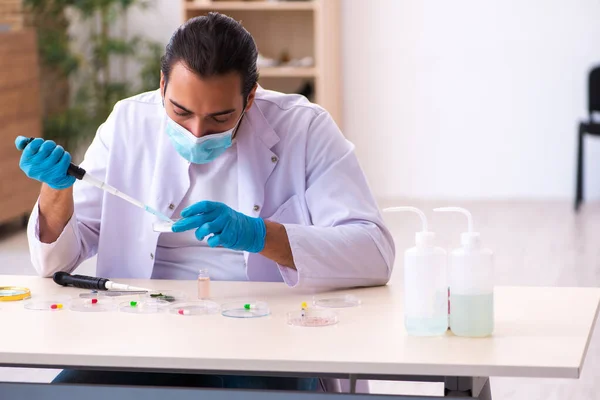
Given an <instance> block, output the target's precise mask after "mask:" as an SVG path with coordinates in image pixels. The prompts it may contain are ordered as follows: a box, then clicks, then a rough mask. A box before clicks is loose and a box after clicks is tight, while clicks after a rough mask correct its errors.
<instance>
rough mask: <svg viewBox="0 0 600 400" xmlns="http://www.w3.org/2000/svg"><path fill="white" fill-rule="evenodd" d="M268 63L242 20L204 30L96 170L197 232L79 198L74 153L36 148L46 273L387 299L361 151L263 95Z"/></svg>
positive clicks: (96, 160)
mask: <svg viewBox="0 0 600 400" xmlns="http://www.w3.org/2000/svg"><path fill="white" fill-rule="evenodd" d="M257 55H258V52H257V49H256V45H255V43H254V40H253V38H252V36H251V35H250V34H249V33H248V32H247V31H246V30H245V29H244V28H243V27H242V26H241V25H240V24H239V23H238V22H236V21H234V20H233V19H231V18H229V17H226V16H224V15H221V14H217V13H211V14H209V15H208V16H204V17H198V18H195V19H192V20H190V21H188V22H187V23H186V24H184V25H183V26H181V27H180V28H179V29H178V30H177V31H176V32H175V33H174V35H173V37H172V38H171V41H170V42H169V44H168V46H167V48H166V53H165V55H164V57H163V60H162V71H161V82H160V90H157V91H155V92H150V93H144V94H141V95H138V96H135V97H132V98H129V99H126V100H123V101H120V102H119V103H117V105H116V106H115V108H114V110H113V112H112V114H111V115H110V117H109V118H108V120H107V121H106V122H105V123H104V124H103V125H102V126H101V127H100V128H99V129H98V132H97V134H96V137H95V139H94V141H93V143H92V144H91V146H90V148H89V149H88V151H87V153H86V155H85V160H84V162H83V163H82V164H81V167H82V168H84V169H85V170H86V171H87V173H88V174H90V175H91V176H94V177H97V178H99V179H101V180H104V181H105V182H106V183H108V184H109V185H112V186H114V187H116V188H118V189H119V190H122V191H123V192H124V193H127V194H129V195H130V196H132V197H134V198H136V199H139V200H141V201H144V202H145V203H146V204H148V205H150V206H151V207H153V208H155V209H156V210H158V211H160V212H161V213H164V214H166V215H168V216H169V217H171V218H173V219H179V218H181V219H180V220H179V221H177V222H176V223H175V224H174V226H173V232H174V233H163V234H159V233H156V232H154V231H153V229H152V224H153V222H155V221H156V217H154V216H153V215H151V214H149V213H147V212H145V211H144V210H141V209H138V208H136V207H134V206H132V205H130V204H129V203H127V202H125V201H123V200H122V199H120V198H117V197H115V196H112V195H109V194H106V193H104V192H102V191H101V190H99V189H97V188H95V187H93V186H90V185H87V184H86V183H82V182H78V183H77V184H75V185H74V187H73V184H74V183H75V179H74V178H72V177H70V176H68V175H67V167H68V165H69V163H70V160H71V157H70V155H69V154H68V153H66V152H65V151H64V150H63V149H62V148H61V147H60V146H56V145H55V144H54V143H53V142H51V141H44V140H42V139H36V140H34V141H33V142H31V143H30V144H29V145H27V146H26V147H25V149H24V150H23V154H22V158H21V163H20V165H21V168H22V169H23V171H24V172H25V173H26V174H27V175H28V176H29V177H31V178H34V179H37V180H39V181H41V182H43V183H44V184H43V185H42V191H41V194H40V197H39V200H38V202H37V204H36V205H35V207H34V210H33V213H32V215H31V219H30V223H29V228H28V234H29V243H30V249H31V256H32V261H33V264H34V266H35V267H36V269H37V271H38V272H39V273H40V274H41V275H43V276H50V275H52V274H53V273H54V272H56V271H59V270H65V271H72V270H74V269H75V268H76V267H77V266H78V265H79V264H80V263H81V262H82V261H84V260H85V259H87V258H89V257H91V256H93V255H95V254H98V264H97V274H98V275H99V276H103V277H112V278H158V279H195V277H196V273H197V271H198V269H199V268H200V266H201V267H202V268H207V269H208V270H209V273H210V276H211V278H212V279H216V280H255V281H284V282H285V283H286V284H287V285H289V286H290V287H311V288H317V289H332V288H340V287H353V286H375V285H384V284H386V283H387V281H388V279H389V277H390V274H391V270H392V266H393V263H394V244H393V241H392V237H391V235H390V233H389V231H388V230H387V229H386V227H385V226H384V224H383V221H382V218H381V215H380V213H379V211H378V208H377V204H376V202H375V200H374V198H373V196H372V194H371V192H370V189H369V187H368V184H367V182H366V179H365V176H364V174H363V172H362V170H361V168H360V166H359V164H358V161H357V158H356V156H355V154H354V151H353V145H352V144H351V143H349V142H348V141H347V140H346V139H345V138H344V137H343V135H342V134H341V132H340V131H339V129H338V127H337V126H336V124H335V123H334V121H333V120H332V119H331V117H330V116H329V114H328V113H327V112H326V111H325V110H324V109H322V108H321V107H319V106H317V105H315V104H311V103H310V102H308V101H307V100H306V99H305V98H303V97H301V96H298V95H286V94H281V93H276V92H271V91H266V90H263V89H262V88H260V87H259V86H258V85H257V80H258V71H257V66H256V59H257ZM23 139H24V138H23ZM23 139H17V147H23V143H22V142H21V141H22V140H23ZM206 238H207V240H206ZM301 381H302V380H299V381H298V382H301Z"/></svg>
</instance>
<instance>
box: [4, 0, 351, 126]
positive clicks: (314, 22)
mask: <svg viewBox="0 0 600 400" xmlns="http://www.w3.org/2000/svg"><path fill="white" fill-rule="evenodd" d="M1 1H2V0H0V2H1ZM342 1H343V0H306V1H304V0H292V1H284V0H280V1H271V0H262V1H243V0H234V1H219V0H185V1H182V2H181V6H182V7H183V10H182V11H183V12H182V15H183V19H184V21H187V20H189V19H190V18H195V17H199V16H202V15H206V14H207V13H208V12H210V11H216V12H220V13H223V14H225V15H228V16H229V17H231V18H233V19H235V20H236V21H241V23H242V25H243V26H244V28H245V29H246V30H248V32H250V33H251V34H252V37H253V38H254V41H255V43H256V45H257V47H258V51H259V52H260V54H261V55H262V56H263V57H264V58H265V59H275V60H280V59H290V60H293V59H295V60H300V59H303V58H304V57H312V59H313V62H314V64H313V65H312V66H311V67H297V66H273V67H262V68H261V67H259V73H260V84H261V86H262V87H264V88H265V89H269V90H274V91H278V92H282V93H298V92H299V91H300V92H302V93H305V94H306V95H307V96H308V97H309V100H310V101H313V102H315V103H317V104H319V105H320V106H322V107H323V108H325V109H326V110H327V111H329V113H330V114H331V116H332V117H333V119H334V120H335V122H336V123H337V125H338V126H339V127H340V128H342V129H343V124H342V92H341V74H340V70H341V54H340V45H339V41H340V3H341V2H342ZM307 85H310V88H308V86H307ZM309 89H310V90H309Z"/></svg>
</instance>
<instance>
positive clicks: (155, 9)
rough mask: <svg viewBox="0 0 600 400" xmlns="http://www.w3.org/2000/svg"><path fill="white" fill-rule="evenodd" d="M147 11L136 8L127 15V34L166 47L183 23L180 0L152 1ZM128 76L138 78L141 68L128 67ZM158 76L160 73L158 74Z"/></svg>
mask: <svg viewBox="0 0 600 400" xmlns="http://www.w3.org/2000/svg"><path fill="white" fill-rule="evenodd" d="M148 4H149V5H150V6H149V7H148V8H147V9H143V10H141V9H139V8H135V9H132V10H130V11H129V13H128V15H127V32H128V34H129V35H131V36H135V35H138V36H141V37H144V38H146V39H149V40H153V41H156V42H158V43H161V44H163V45H165V46H166V44H167V43H168V42H169V39H170V38H171V35H173V32H175V30H176V29H177V28H178V27H179V25H181V23H182V22H183V6H182V2H181V1H180V0H150V1H148ZM127 67H128V68H127V75H128V76H129V77H132V76H136V74H137V70H138V68H139V66H138V65H136V64H135V63H129V64H128V66H127ZM156 73H157V75H158V74H159V73H160V71H157V72H156Z"/></svg>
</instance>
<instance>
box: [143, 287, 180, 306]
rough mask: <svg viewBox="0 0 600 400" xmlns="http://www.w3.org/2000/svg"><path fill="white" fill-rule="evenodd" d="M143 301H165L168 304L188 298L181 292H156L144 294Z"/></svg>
mask: <svg viewBox="0 0 600 400" xmlns="http://www.w3.org/2000/svg"><path fill="white" fill-rule="evenodd" d="M141 299H142V300H145V299H154V300H164V301H166V302H168V303H175V302H178V301H185V300H187V299H188V296H187V294H185V293H184V292H182V291H179V290H156V291H151V292H148V293H145V294H143V295H142V296H141Z"/></svg>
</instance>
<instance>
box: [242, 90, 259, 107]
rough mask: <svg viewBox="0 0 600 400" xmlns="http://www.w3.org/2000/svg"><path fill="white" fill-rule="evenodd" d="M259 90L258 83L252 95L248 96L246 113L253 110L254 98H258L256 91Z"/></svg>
mask: <svg viewBox="0 0 600 400" xmlns="http://www.w3.org/2000/svg"><path fill="white" fill-rule="evenodd" d="M257 88H258V83H257V84H255V85H254V87H253V88H252V90H251V91H250V93H249V94H248V99H247V100H248V102H247V103H246V108H245V109H244V111H245V112H247V111H249V110H250V108H252V104H253V103H254V98H255V97H256V89H257Z"/></svg>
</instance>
